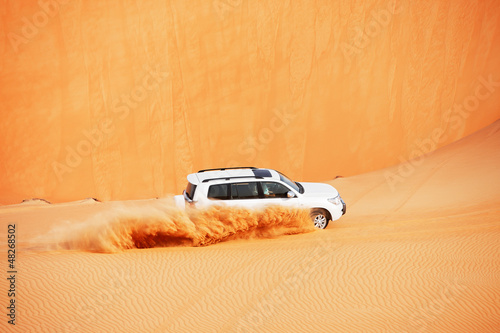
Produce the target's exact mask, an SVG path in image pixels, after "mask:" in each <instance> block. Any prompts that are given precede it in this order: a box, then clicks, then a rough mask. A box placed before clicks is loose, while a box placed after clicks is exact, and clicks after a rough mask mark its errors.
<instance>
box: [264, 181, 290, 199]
mask: <svg viewBox="0 0 500 333" xmlns="http://www.w3.org/2000/svg"><path fill="white" fill-rule="evenodd" d="M261 184H262V191H263V192H264V198H288V196H287V193H288V192H289V191H290V189H289V188H288V187H286V186H285V185H283V184H280V183H275V182H262V183H261Z"/></svg>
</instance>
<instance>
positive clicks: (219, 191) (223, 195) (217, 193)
mask: <svg viewBox="0 0 500 333" xmlns="http://www.w3.org/2000/svg"><path fill="white" fill-rule="evenodd" d="M207 197H208V198H209V199H216V200H228V199H229V193H228V185H227V184H218V185H212V186H210V187H209V189H208V195H207Z"/></svg>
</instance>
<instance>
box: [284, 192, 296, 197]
mask: <svg viewBox="0 0 500 333" xmlns="http://www.w3.org/2000/svg"><path fill="white" fill-rule="evenodd" d="M286 196H287V197H288V198H295V193H293V192H292V191H288V192H287V193H286Z"/></svg>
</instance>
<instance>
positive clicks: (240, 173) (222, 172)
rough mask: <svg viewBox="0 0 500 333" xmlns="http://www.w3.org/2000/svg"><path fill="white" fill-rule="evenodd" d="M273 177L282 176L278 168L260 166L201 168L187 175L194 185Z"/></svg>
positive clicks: (278, 177)
mask: <svg viewBox="0 0 500 333" xmlns="http://www.w3.org/2000/svg"><path fill="white" fill-rule="evenodd" d="M265 178H268V179H273V180H279V179H280V176H279V173H278V172H277V171H276V170H273V169H259V168H227V169H218V170H213V169H211V170H207V171H204V170H201V171H199V172H197V173H192V174H189V175H188V176H187V179H188V181H189V182H190V183H192V184H193V185H198V184H200V183H203V182H209V181H220V182H226V181H229V180H235V181H244V180H255V179H265Z"/></svg>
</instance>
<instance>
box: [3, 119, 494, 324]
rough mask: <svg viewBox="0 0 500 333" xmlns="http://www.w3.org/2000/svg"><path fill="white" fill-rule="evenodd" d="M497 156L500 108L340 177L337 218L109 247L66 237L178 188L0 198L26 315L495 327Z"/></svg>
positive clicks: (64, 319) (41, 318)
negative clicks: (444, 142) (97, 197)
mask: <svg viewBox="0 0 500 333" xmlns="http://www.w3.org/2000/svg"><path fill="white" fill-rule="evenodd" d="M410 165H411V166H413V168H410V167H409V166H410ZM498 165H500V121H497V122H496V123H494V124H492V125H491V126H489V127H487V128H485V129H483V130H481V131H479V132H477V133H475V134H473V135H471V136H469V137H467V138H464V139H462V140H460V141H458V142H456V143H454V144H451V145H449V146H446V147H444V148H442V149H439V150H438V151H436V152H434V153H431V154H429V155H427V156H424V157H421V158H420V160H417V161H410V162H409V164H407V165H400V166H395V167H391V168H388V169H384V170H380V171H375V172H371V173H368V174H363V175H359V176H354V177H348V178H339V179H336V180H334V181H331V183H332V184H333V185H334V186H336V187H337V188H338V189H339V191H340V193H341V194H342V195H343V197H344V198H345V200H346V202H347V204H348V214H347V215H346V216H344V217H342V218H341V219H340V220H339V221H337V222H335V223H331V224H330V226H329V227H328V228H327V229H326V230H317V231H314V232H310V233H305V234H299V235H293V236H283V237H279V238H276V239H259V235H253V237H254V238H253V239H249V240H233V241H229V242H224V243H220V244H216V245H212V246H208V247H185V246H183V247H178V246H171V247H156V248H149V249H129V250H121V251H119V252H117V253H113V254H101V253H91V252H87V251H86V250H85V249H82V248H79V247H78V246H77V247H71V246H70V247H69V248H70V249H69V250H67V249H64V246H61V244H62V243H60V242H57V241H58V240H60V239H68V238H67V237H70V239H79V240H82V239H86V238H85V233H87V234H89V233H88V230H83V231H84V232H82V229H78V228H75V229H68V228H67V227H68V226H69V227H71V226H75V225H76V226H82V224H81V222H82V221H87V223H86V227H88V228H92V227H94V233H93V235H94V236H95V235H98V236H103V235H106V233H103V228H102V225H103V224H102V223H107V222H109V221H115V222H116V223H118V224H120V223H125V224H127V223H130V222H129V220H123V219H122V220H120V219H118V220H116V219H115V218H116V217H119V216H129V217H130V216H141V217H146V220H144V221H142V224H141V225H140V227H141V230H144V229H147V228H148V226H147V220H150V219H151V217H154V216H156V215H157V214H158V212H159V211H162V209H163V212H165V211H168V210H166V209H165V208H161V209H160V207H165V206H166V207H168V200H167V199H161V200H144V201H124V202H109V203H95V202H90V201H85V202H75V203H66V204H55V205H24V206H23V205H14V206H4V207H1V208H0V224H1V228H2V230H6V228H7V224H9V223H16V227H17V228H18V229H17V230H18V232H17V237H18V240H19V242H18V244H19V248H20V249H21V250H20V251H19V252H18V259H17V260H18V261H17V265H18V270H19V273H18V281H17V288H18V290H19V295H18V297H17V302H18V303H17V304H18V319H17V320H18V322H17V325H16V329H17V331H26V332H138V331H139V332H255V331H257V332H291V331H294V332H304V331H310V332H498V327H500V315H499V314H500V274H499V273H500V241H499V239H500V208H499V207H500V169H499V168H498ZM397 177H400V178H397ZM148 207H149V208H150V210H148ZM120 210H121V212H122V213H123V214H125V215H120V214H118V213H116V212H119V211H120ZM131 212H132V213H133V214H131ZM148 214H149V215H148ZM230 218H231V216H228V217H225V218H223V219H220V220H219V221H220V222H221V224H220V225H219V227H220V226H224V225H227V226H229V225H231V223H232V222H230V221H229V219H230ZM91 221H97V222H95V223H91ZM99 221H100V223H101V225H99V224H98V222H99ZM152 222H153V224H152V227H154V226H155V223H156V222H155V220H152ZM278 222H279V220H278ZM270 225H272V223H271V224H270ZM61 228H63V229H61ZM64 228H66V229H64ZM58 230H72V232H71V233H70V234H69V235H68V234H64V233H63V234H61V233H59V232H57V231H58ZM90 234H91V233H90ZM54 235H56V236H57V237H56V239H55V240H56V242H55V243H53V241H54V238H51V237H52V236H54ZM61 237H62V238H61ZM71 237H72V238H71ZM82 237H83V238H82ZM1 241H2V243H1V244H2V249H5V246H6V243H5V240H1ZM51 242H52V243H51ZM47 244H49V245H50V244H52V245H56V246H57V245H59V246H60V247H59V248H56V249H54V248H51V247H50V246H48V247H47ZM73 244H74V243H73ZM79 244H80V245H81V244H82V243H79ZM184 245H186V244H184ZM2 251H4V250H2ZM1 265H2V267H5V266H6V262H5V256H2V262H1ZM0 281H1V283H0V290H6V289H7V285H6V280H5V279H1V280H0ZM3 299H4V298H2V300H3ZM0 325H1V326H0V327H1V330H2V331H6V330H8V331H14V330H12V329H10V327H8V325H7V323H6V320H5V318H4V319H3V320H1V321H0Z"/></svg>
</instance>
